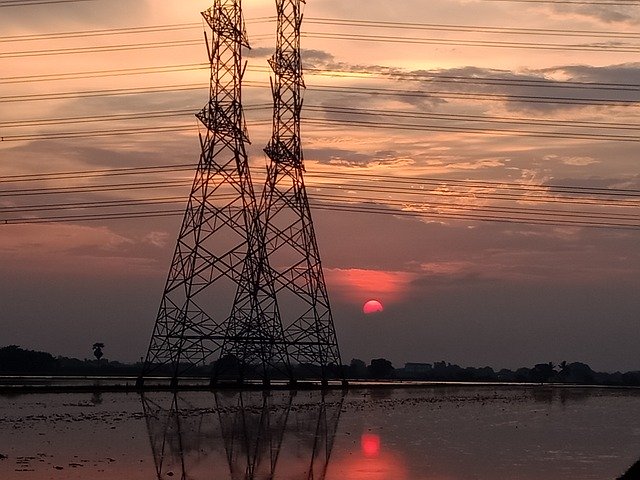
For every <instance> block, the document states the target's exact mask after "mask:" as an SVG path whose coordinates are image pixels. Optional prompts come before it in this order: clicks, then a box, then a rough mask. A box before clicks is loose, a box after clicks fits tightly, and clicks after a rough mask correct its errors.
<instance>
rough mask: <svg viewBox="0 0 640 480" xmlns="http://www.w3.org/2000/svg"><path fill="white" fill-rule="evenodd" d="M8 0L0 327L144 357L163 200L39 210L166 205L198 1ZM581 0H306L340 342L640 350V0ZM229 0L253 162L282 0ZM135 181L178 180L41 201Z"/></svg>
mask: <svg viewBox="0 0 640 480" xmlns="http://www.w3.org/2000/svg"><path fill="white" fill-rule="evenodd" d="M6 3H7V2H1V1H0V31H1V32H2V36H1V37H0V84H1V85H2V87H1V89H0V136H1V137H2V142H0V183H1V184H0V271H1V272H2V275H0V291H1V292H2V293H1V294H0V304H1V305H2V308H0V332H1V334H0V345H9V344H17V345H21V346H23V347H26V348H32V349H41V350H46V351H50V352H52V353H53V354H55V355H66V356H77V357H80V358H85V357H90V356H91V345H92V344H93V343H94V342H96V341H100V342H103V343H105V345H106V347H105V349H104V351H105V356H106V357H108V358H109V359H112V360H122V361H135V360H138V359H139V358H140V357H142V356H144V355H145V353H146V348H147V345H148V342H149V337H150V335H151V331H152V328H153V323H154V321H155V316H156V313H157V309H158V305H159V302H160V298H161V295H162V289H163V285H164V282H165V280H166V275H167V272H168V268H169V263H170V261H171V256H172V253H173V249H174V246H175V239H176V236H177V232H178V228H179V225H180V221H181V217H180V215H173V216H165V217H155V218H138V219H131V218H124V219H104V218H94V219H91V220H90V221H89V220H85V221H78V220H75V221H70V220H69V219H64V218H62V219H58V220H57V221H54V222H42V221H41V220H39V219H42V218H43V217H48V218H51V217H59V216H65V215H81V214H89V215H96V214H102V213H105V212H113V213H116V212H125V213H126V212H129V213H130V212H131V211H145V210H149V209H150V208H154V209H158V208H159V209H162V208H164V209H168V208H171V209H175V210H181V209H182V208H183V207H184V204H185V196H186V195H188V191H189V185H190V182H191V179H192V175H193V174H192V171H191V169H192V168H193V166H194V165H195V163H196V162H197V160H198V155H199V146H198V139H197V132H198V123H197V121H196V119H195V117H194V116H193V114H194V113H195V112H197V111H198V110H199V109H200V108H202V106H203V105H204V104H205V103H206V101H207V85H208V84H207V82H208V71H207V66H206V65H205V64H204V63H205V62H206V58H207V56H206V47H205V44H204V41H203V35H202V31H203V26H202V20H201V16H200V13H199V12H200V11H202V10H205V9H206V8H208V6H209V3H208V2H207V1H200V0H197V1H196V0H189V1H188V2H184V1H178V0H162V1H161V0H136V1H135V2H132V1H130V0H109V1H107V0H89V1H79V2H67V3H55V2H53V3H51V4H44V5H21V6H7V5H5V4H6ZM23 3H31V2H23ZM588 3H589V2H587V4H567V3H553V2H516V1H492V0H431V1H429V2H424V1H422V0H400V1H398V2H388V1H383V0H366V1H365V0H351V1H349V2H344V1H337V0H309V1H308V2H307V5H306V7H305V17H304V22H303V38H302V48H303V52H302V55H303V64H304V68H305V72H306V74H305V80H306V86H307V91H306V93H305V103H304V108H303V124H302V129H303V147H304V151H305V166H306V171H307V177H306V183H307V188H308V192H309V196H310V201H311V204H312V209H313V210H312V211H313V216H314V222H315V229H316V234H317V238H318V244H319V248H320V252H321V256H322V260H323V267H324V273H325V277H326V281H327V285H328V289H329V294H330V298H331V302H332V307H333V316H334V321H335V326H336V331H337V335H338V339H339V342H340V347H341V353H342V358H343V361H344V362H346V363H348V362H349V361H350V360H351V359H352V358H361V359H363V360H365V361H367V362H368V361H369V360H370V359H371V358H377V357H384V358H387V359H389V360H391V361H392V362H393V364H394V366H396V367H400V366H402V365H403V364H404V363H405V362H433V361H440V360H446V361H449V362H451V363H457V364H460V365H473V366H485V365H488V366H492V367H493V368H496V369H499V368H517V367H520V366H531V365H533V364H535V363H540V362H550V361H551V362H554V363H559V362H561V361H563V360H566V361H569V362H571V361H581V362H585V363H588V364H590V365H591V366H592V367H593V368H594V369H597V370H607V371H615V370H637V369H640V356H639V355H638V353H637V351H638V349H637V342H638V338H640V321H639V319H640V296H639V295H638V291H640V248H639V247H640V208H639V207H640V167H639V164H638V161H639V158H640V155H639V153H640V143H639V141H640V135H639V132H638V130H640V125H639V124H638V118H640V117H639V113H640V108H639V107H640V90H639V89H640V87H639V83H640V82H639V79H640V62H639V61H638V58H640V57H639V56H638V51H639V50H640V6H638V5H637V3H636V4H629V5H626V6H625V5H614V6H612V5H595V4H588ZM620 3H625V2H620ZM243 8H244V13H245V18H246V20H247V31H248V35H249V40H250V43H251V46H252V49H251V50H247V51H245V52H244V56H245V59H246V60H247V62H248V64H247V70H246V74H245V78H244V90H243V102H244V106H245V111H246V117H247V122H248V128H249V136H250V140H251V145H249V146H248V153H249V157H250V162H251V166H252V169H253V170H252V173H253V176H254V181H255V183H256V184H257V185H260V184H261V179H262V175H263V172H264V165H265V161H266V159H265V155H264V153H263V152H262V148H263V147H264V146H265V145H266V143H267V141H268V140H269V136H270V128H271V127H270V118H271V111H270V108H269V103H270V101H271V99H270V91H269V89H268V88H267V86H268V82H269V73H268V70H267V68H268V67H267V59H268V57H269V56H270V55H271V53H272V52H273V49H274V45H275V40H274V32H275V23H274V22H273V20H272V19H271V18H272V17H273V16H274V15H275V6H274V2H271V1H263V0H245V1H244V3H243ZM154 26H155V27H157V26H165V27H163V28H162V31H158V30H159V29H158V28H153V29H149V28H147V29H146V30H153V31H150V32H149V31H145V29H140V28H138V27H154ZM135 28H138V31H132V30H131V29H135ZM118 29H128V30H126V31H123V30H118ZM103 30H107V32H99V31H103ZM140 30H142V31H140ZM69 32H76V34H74V35H52V34H62V33H69ZM77 32H84V33H81V34H77ZM87 32H93V33H87ZM97 33H99V34H97ZM114 46H116V47H114ZM96 116H99V118H95V117H96ZM114 116H120V117H119V118H118V117H115V118H114ZM140 129H147V130H150V131H147V132H146V133H143V134H140V133H139V131H140ZM132 130H137V131H138V134H135V135H134V134H131V131H132ZM159 130H160V131H159ZM92 132H93V133H92ZM96 132H97V133H96ZM105 133H107V134H108V135H106V134H105ZM172 165H181V166H183V167H181V169H166V170H161V169H156V170H149V171H148V172H143V173H144V175H140V174H138V175H120V176H113V175H111V176H110V175H108V174H107V173H104V172H103V173H102V174H98V175H95V174H94V176H86V175H85V176H82V175H75V176H74V175H71V176H69V175H67V176H64V178H56V176H55V175H49V176H43V175H45V174H56V173H60V172H87V171H96V170H101V171H105V170H107V171H109V170H111V171H112V169H122V168H131V167H135V168H139V167H152V166H153V167H157V166H172ZM20 176H21V177H20ZM127 182H129V187H128V188H127V189H118V190H115V189H113V188H112V187H105V185H113V184H117V183H127ZM143 182H148V184H147V185H146V186H145V188H135V189H134V188H132V185H134V184H135V185H137V186H138V187H142V185H141V184H142V183H143ZM152 182H156V185H151V183H152ZM167 182H171V185H167ZM64 188H67V189H69V190H72V191H66V192H65V191H64ZM43 189H58V190H43ZM60 189H63V190H60ZM151 198H153V199H156V200H154V201H158V200H157V199H159V198H170V199H172V200H170V201H171V202H173V203H163V204H158V205H159V206H158V205H153V206H152V207H149V205H148V204H147V205H141V206H138V207H130V206H129V207H120V208H116V207H113V206H112V207H110V208H107V207H106V206H105V205H104V204H102V205H101V206H99V207H95V208H92V209H87V210H35V209H34V208H33V207H34V206H37V205H50V204H68V203H78V202H105V201H110V202H118V201H128V202H130V201H132V200H138V201H144V202H149V201H150V200H149V199H151ZM167 201H169V200H167ZM372 209H374V210H375V212H376V213H372V212H371V210H372ZM27 221H28V222H33V223H28V222H27ZM371 299H376V300H378V301H380V302H381V304H382V305H383V307H384V310H383V311H382V312H377V313H372V314H364V313H363V311H362V306H363V304H364V303H365V302H367V301H368V300H371Z"/></svg>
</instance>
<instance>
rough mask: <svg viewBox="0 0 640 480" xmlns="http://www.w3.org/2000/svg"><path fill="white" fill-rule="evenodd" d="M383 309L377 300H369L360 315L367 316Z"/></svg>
mask: <svg viewBox="0 0 640 480" xmlns="http://www.w3.org/2000/svg"><path fill="white" fill-rule="evenodd" d="M383 310H384V307H383V306H382V303H380V302H379V301H378V300H369V301H368V302H366V303H365V304H364V305H363V306H362V313H364V314H365V315H369V314H371V313H378V312H382V311H383Z"/></svg>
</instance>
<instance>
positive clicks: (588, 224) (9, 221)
mask: <svg viewBox="0 0 640 480" xmlns="http://www.w3.org/2000/svg"><path fill="white" fill-rule="evenodd" d="M313 203H314V208H315V209H318V210H329V211H337V212H352V213H369V214H378V215H391V216H411V217H418V218H430V219H434V220H440V221H441V220H445V219H447V220H470V221H481V222H495V223H509V224H529V225H547V226H574V227H584V228H598V229H610V230H636V231H637V230H640V225H638V224H626V223H620V222H617V221H616V220H615V219H613V220H611V221H607V220H606V219H605V220H603V221H586V220H573V219H558V218H555V219H554V218H527V217H523V216H516V215H512V216H504V215H492V214H490V213H486V214H483V213H480V214H476V213H456V212H437V213H436V212H419V211H407V210H391V209H388V208H380V207H372V206H363V205H359V206H357V207H353V206H349V205H332V204H326V203H320V202H313ZM182 214H183V210H146V211H141V212H117V213H102V214H82V215H58V216H47V217H30V218H6V219H2V220H0V224H4V225H15V224H34V223H58V222H79V221H82V222H84V221H97V220H103V221H104V220H121V219H136V218H151V217H165V216H177V215H182Z"/></svg>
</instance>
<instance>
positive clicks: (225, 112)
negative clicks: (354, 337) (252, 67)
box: [139, 0, 290, 386]
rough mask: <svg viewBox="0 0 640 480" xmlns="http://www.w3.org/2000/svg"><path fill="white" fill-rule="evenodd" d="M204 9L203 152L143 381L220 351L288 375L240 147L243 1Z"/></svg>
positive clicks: (247, 369)
mask: <svg viewBox="0 0 640 480" xmlns="http://www.w3.org/2000/svg"><path fill="white" fill-rule="evenodd" d="M202 15H203V16H204V18H205V20H206V22H207V23H208V25H209V26H210V27H211V32H212V33H211V38H208V36H207V34H206V32H205V39H206V41H207V49H208V53H209V60H210V63H211V82H210V98H209V101H208V103H207V104H206V105H205V107H204V108H203V109H202V111H200V112H199V113H198V114H197V115H196V116H197V118H198V119H199V120H200V122H201V123H202V125H204V128H205V132H204V135H202V134H201V135H200V145H201V149H202V153H201V155H200V161H199V163H198V167H197V170H196V174H195V179H194V182H193V187H192V189H191V193H190V196H189V201H188V205H187V208H186V212H185V215H184V219H183V222H182V226H181V228H180V233H179V235H178V241H177V246H176V249H175V253H174V256H173V261H172V263H171V268H170V270H169V275H168V279H167V283H166V285H165V289H164V294H163V296H162V301H161V304H160V309H159V312H158V316H157V319H156V323H155V327H154V331H153V335H152V338H151V342H150V345H149V350H148V353H147V357H146V362H145V366H144V370H143V372H142V375H141V377H140V379H139V385H140V386H141V385H142V383H143V381H144V380H143V379H144V377H145V376H148V375H149V374H150V373H152V372H162V373H165V374H167V373H168V374H170V375H171V376H172V378H173V385H177V379H178V377H179V376H180V375H182V374H185V373H187V372H189V371H193V368H194V367H196V366H205V367H208V366H209V365H210V364H211V363H212V362H214V361H217V360H219V359H221V358H222V359H224V360H226V362H225V361H223V362H219V363H218V365H225V364H226V365H228V364H230V363H231V364H233V365H234V370H233V375H234V376H235V377H236V378H238V379H240V380H242V379H244V378H245V377H246V376H251V375H254V376H257V377H259V378H262V379H263V380H264V381H265V382H268V380H269V377H270V376H271V375H272V374H273V372H274V371H280V372H281V374H282V375H286V376H289V375H290V372H289V362H288V358H287V352H286V345H285V343H284V337H283V331H282V325H281V322H280V318H279V314H278V307H277V302H276V297H275V292H274V284H273V281H272V280H271V279H270V278H269V275H270V272H271V271H270V270H269V268H268V261H267V259H266V258H265V257H264V255H265V254H266V253H265V249H264V244H263V238H264V235H263V234H262V232H261V228H260V222H259V221H258V219H257V205H256V197H255V194H254V190H253V184H252V182H251V175H250V172H249V165H248V160H247V154H246V150H245V144H246V143H248V141H249V140H248V135H247V131H246V126H245V120H244V116H243V111H242V102H241V81H242V74H243V70H244V66H243V63H242V47H247V48H248V47H249V44H248V41H247V36H246V32H245V27H244V20H243V17H242V9H241V2H240V0H215V1H214V4H213V6H212V7H211V8H209V9H208V10H206V11H205V12H203V14H202ZM219 370H221V369H220V368H217V369H214V372H215V374H214V376H215V379H216V380H217V379H218V377H219V374H220V371H219Z"/></svg>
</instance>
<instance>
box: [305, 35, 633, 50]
mask: <svg viewBox="0 0 640 480" xmlns="http://www.w3.org/2000/svg"><path fill="white" fill-rule="evenodd" d="M303 37H306V38H315V39H322V40H339V41H345V40H352V41H361V42H375V43H379V42H382V43H405V44H414V45H451V46H463V47H485V48H517V49H529V50H562V51H583V52H609V53H613V52H617V53H637V52H640V46H638V45H620V46H614V45H607V44H603V45H566V44H559V43H540V42H507V41H489V40H459V39H455V40H454V39H452V40H445V39H439V38H419V37H400V36H385V35H362V34H347V33H324V32H307V33H304V34H303Z"/></svg>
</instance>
